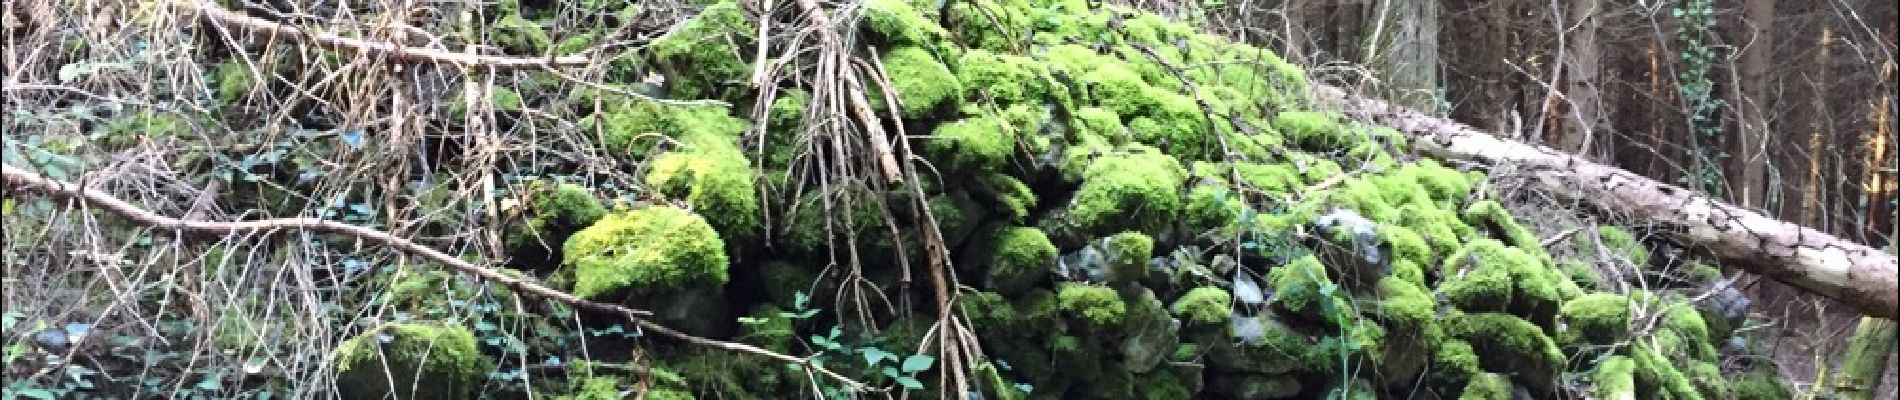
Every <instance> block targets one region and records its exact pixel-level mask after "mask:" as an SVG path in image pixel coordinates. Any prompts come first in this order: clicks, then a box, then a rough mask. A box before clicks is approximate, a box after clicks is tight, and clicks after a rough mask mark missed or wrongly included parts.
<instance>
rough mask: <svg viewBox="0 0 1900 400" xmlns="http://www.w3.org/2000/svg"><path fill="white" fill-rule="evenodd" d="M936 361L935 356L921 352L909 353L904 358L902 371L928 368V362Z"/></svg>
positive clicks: (908, 371) (907, 371) (909, 371)
mask: <svg viewBox="0 0 1900 400" xmlns="http://www.w3.org/2000/svg"><path fill="white" fill-rule="evenodd" d="M936 361H937V358H936V357H931V356H927V355H923V354H915V355H911V356H910V357H907V358H904V372H906V373H911V372H917V371H923V370H926V369H930V364H931V363H933V362H936Z"/></svg>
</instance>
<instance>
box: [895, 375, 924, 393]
mask: <svg viewBox="0 0 1900 400" xmlns="http://www.w3.org/2000/svg"><path fill="white" fill-rule="evenodd" d="M897 384H899V385H904V388H906V389H911V390H917V389H923V388H924V383H923V382H918V381H917V378H912V377H908V376H900V377H897Z"/></svg>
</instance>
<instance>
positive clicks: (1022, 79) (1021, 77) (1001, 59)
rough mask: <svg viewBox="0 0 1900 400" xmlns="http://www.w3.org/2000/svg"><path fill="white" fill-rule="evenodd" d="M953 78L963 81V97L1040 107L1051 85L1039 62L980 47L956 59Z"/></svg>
mask: <svg viewBox="0 0 1900 400" xmlns="http://www.w3.org/2000/svg"><path fill="white" fill-rule="evenodd" d="M958 4H959V5H961V4H963V3H958ZM957 80H958V81H960V82H962V84H963V90H964V93H963V98H964V99H969V100H973V101H974V100H984V99H987V100H992V101H994V102H995V103H996V104H1001V105H1013V104H1028V105H1035V106H1041V105H1043V104H1044V103H1045V99H1048V98H1050V95H1051V92H1050V88H1051V87H1054V86H1055V82H1053V81H1051V80H1050V78H1049V72H1048V70H1046V69H1044V67H1043V65H1042V63H1039V62H1036V60H1034V59H1031V58H1028V57H1023V56H1018V55H1012V54H1006V53H994V52H990V51H986V50H981V49H977V50H970V51H968V52H965V53H963V57H962V58H959V59H958V60H957Z"/></svg>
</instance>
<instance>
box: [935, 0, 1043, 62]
mask: <svg viewBox="0 0 1900 400" xmlns="http://www.w3.org/2000/svg"><path fill="white" fill-rule="evenodd" d="M1025 8H1026V7H1024V6H1023V5H1022V1H1021V0H1001V1H998V0H976V1H959V2H955V3H952V4H950V8H949V10H948V12H949V13H950V14H949V15H948V20H949V23H950V26H949V28H950V30H951V31H953V32H954V33H955V34H956V36H957V37H958V38H961V39H962V40H961V43H962V44H963V45H965V46H968V47H970V48H971V49H978V50H983V51H994V52H1011V53H1013V52H1017V51H1018V49H1020V48H1021V47H1022V46H1023V45H1026V44H1028V39H1029V37H1028V36H1025V34H1026V33H1028V32H1029V31H1030V29H1029V27H1030V20H1029V16H1028V15H1027V14H1026V13H1025V12H1024V11H1025Z"/></svg>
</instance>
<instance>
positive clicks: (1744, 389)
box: [1734, 367, 1794, 400]
mask: <svg viewBox="0 0 1900 400" xmlns="http://www.w3.org/2000/svg"><path fill="white" fill-rule="evenodd" d="M1734 394H1735V397H1734V398H1735V399H1737V400H1787V399H1792V398H1794V394H1793V393H1791V392H1789V391H1788V387H1787V386H1784V385H1782V384H1781V379H1780V378H1779V377H1777V376H1776V375H1775V371H1774V369H1772V368H1770V367H1756V368H1754V369H1750V370H1749V371H1748V372H1745V373H1743V374H1742V376H1741V377H1739V378H1737V379H1735V389H1734Z"/></svg>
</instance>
